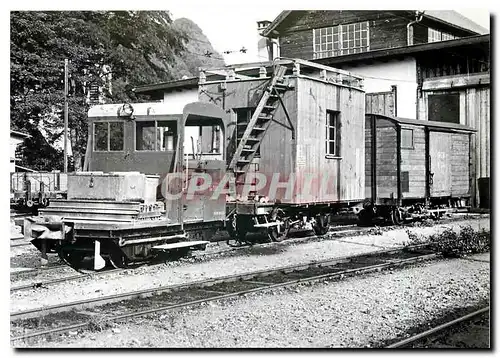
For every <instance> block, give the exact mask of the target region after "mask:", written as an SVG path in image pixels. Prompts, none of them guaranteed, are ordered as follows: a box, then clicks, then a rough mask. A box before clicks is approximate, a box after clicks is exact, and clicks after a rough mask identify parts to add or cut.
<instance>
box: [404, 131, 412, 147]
mask: <svg viewBox="0 0 500 358" xmlns="http://www.w3.org/2000/svg"><path fill="white" fill-rule="evenodd" d="M401 148H404V149H413V129H401Z"/></svg>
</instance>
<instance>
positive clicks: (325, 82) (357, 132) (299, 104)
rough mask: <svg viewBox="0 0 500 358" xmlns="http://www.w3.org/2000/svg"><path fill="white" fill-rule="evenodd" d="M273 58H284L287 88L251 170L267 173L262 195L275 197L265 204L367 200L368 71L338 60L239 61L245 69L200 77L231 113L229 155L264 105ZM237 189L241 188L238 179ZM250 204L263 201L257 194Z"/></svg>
mask: <svg viewBox="0 0 500 358" xmlns="http://www.w3.org/2000/svg"><path fill="white" fill-rule="evenodd" d="M272 65H274V66H276V65H281V66H286V68H287V69H286V72H285V75H284V79H283V82H282V85H283V86H286V87H287V90H285V91H284V92H282V94H281V95H280V97H281V98H280V101H279V104H278V105H277V108H276V110H275V112H274V114H273V119H272V123H271V124H270V125H269V127H268V129H267V131H266V132H265V135H264V136H263V137H262V139H261V140H260V154H259V155H256V156H255V157H254V158H253V159H252V161H251V165H250V168H249V170H248V173H246V178H245V179H246V180H247V183H248V182H252V175H253V173H259V174H262V175H263V176H264V177H265V178H266V179H267V180H266V186H265V187H264V188H261V189H260V190H257V191H256V192H257V196H258V197H261V198H269V203H268V204H266V205H278V204H279V205H282V206H283V205H288V206H291V205H292V206H293V205H295V206H307V205H319V204H339V203H356V202H359V201H362V200H363V199H364V198H365V193H364V179H365V175H364V150H365V149H364V145H363V137H364V125H365V124H364V112H365V94H364V91H363V88H362V79H361V77H357V76H355V75H353V74H351V73H348V72H346V71H341V70H336V69H334V68H332V67H327V66H322V65H318V64H314V63H311V62H307V61H301V60H293V61H292V60H290V61H287V60H281V61H275V62H274V63H273V64H271V63H263V64H253V65H252V64H249V65H246V66H242V67H240V68H238V67H236V71H241V73H243V74H244V75H241V76H239V75H238V72H236V75H234V73H233V76H231V74H229V75H228V76H227V77H226V78H225V79H221V80H215V81H210V82H205V81H200V87H199V100H200V101H202V102H211V103H215V104H217V105H218V106H220V107H222V108H223V109H224V110H225V111H226V112H227V113H228V114H229V115H230V122H229V123H227V125H226V128H227V133H226V138H225V139H226V141H227V143H226V145H227V153H228V156H227V157H228V163H229V162H230V161H231V158H232V155H234V152H235V148H236V147H237V145H238V141H239V138H240V137H241V136H242V133H243V130H244V129H245V122H244V117H245V113H246V112H248V111H250V113H253V112H252V111H253V110H255V108H256V107H258V104H259V100H260V99H261V97H262V94H263V92H264V91H265V90H266V85H268V84H269V82H270V81H271V78H272V76H273V67H272ZM228 67H229V66H228ZM222 70H226V71H227V70H228V69H227V68H224V69H222ZM233 70H234V68H233ZM252 70H254V72H253V73H252ZM220 71H221V70H219V72H218V73H220ZM252 74H253V75H252ZM257 74H258V75H257ZM329 116H335V117H336V119H335V121H338V122H336V128H335V130H332V133H331V134H330V137H329V139H330V140H331V142H332V143H333V142H334V143H335V144H334V145H335V148H334V150H329V148H328V142H327V137H328V136H329V132H328V127H327V126H328V121H329ZM249 117H250V115H249ZM240 126H242V127H243V130H241V129H240ZM273 176H275V177H278V176H279V182H280V183H281V184H280V185H281V187H279V188H278V189H277V190H276V191H274V190H273V188H272V187H271V182H272V178H273ZM284 183H287V184H288V185H290V187H285V184H284ZM322 185H323V187H322ZM236 190H237V191H238V193H239V194H240V191H239V188H238V185H237V188H236ZM287 190H288V192H287ZM245 201H246V198H245V197H243V198H241V200H238V202H239V204H238V205H239V206H240V207H243V206H244V205H245ZM251 205H252V206H254V207H255V206H259V205H260V206H263V205H264V204H262V203H258V202H257V203H256V202H253V201H252V202H251Z"/></svg>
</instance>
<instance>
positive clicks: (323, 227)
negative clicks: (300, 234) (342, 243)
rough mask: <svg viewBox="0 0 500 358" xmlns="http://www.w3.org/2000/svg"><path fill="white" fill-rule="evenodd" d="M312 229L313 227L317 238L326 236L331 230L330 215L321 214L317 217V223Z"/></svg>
mask: <svg viewBox="0 0 500 358" xmlns="http://www.w3.org/2000/svg"><path fill="white" fill-rule="evenodd" d="M312 227H313V230H314V233H315V234H316V235H317V236H322V235H325V234H326V233H327V232H328V229H329V225H328V215H325V214H320V215H318V216H316V218H315V223H314V225H313V226H312Z"/></svg>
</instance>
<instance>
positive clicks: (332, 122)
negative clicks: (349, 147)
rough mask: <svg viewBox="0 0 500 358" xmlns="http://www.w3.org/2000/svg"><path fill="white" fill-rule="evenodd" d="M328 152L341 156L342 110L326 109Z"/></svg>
mask: <svg viewBox="0 0 500 358" xmlns="http://www.w3.org/2000/svg"><path fill="white" fill-rule="evenodd" d="M326 154H328V155H333V156H335V157H340V112H334V111H326Z"/></svg>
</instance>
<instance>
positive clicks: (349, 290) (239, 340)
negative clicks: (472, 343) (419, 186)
mask: <svg viewBox="0 0 500 358" xmlns="http://www.w3.org/2000/svg"><path fill="white" fill-rule="evenodd" d="M474 258H476V259H479V260H478V261H473V260H469V259H448V260H441V261H434V262H427V263H423V264H419V265H416V266H414V267H407V268H404V269H401V270H395V271H386V272H381V273H372V274H369V275H366V276H360V277H353V278H348V279H345V280H344V281H337V282H328V281H327V282H320V283H315V284H312V285H309V286H308V285H305V286H299V287H297V286H296V287H291V288H285V289H277V290H273V291H272V292H263V293H258V294H251V295H247V296H245V297H241V298H235V299H231V300H223V301H219V302H212V303H209V304H205V305H198V306H195V307H192V308H184V309H180V310H176V311H172V312H164V313H157V314H153V315H150V316H145V317H139V318H135V319H132V320H129V321H127V322H124V323H121V324H119V323H114V324H113V327H109V328H106V329H104V330H103V331H101V332H88V331H85V332H83V333H82V332H78V333H77V332H72V333H71V334H70V335H64V336H63V337H59V338H55V341H53V342H47V341H40V342H38V343H37V344H35V345H32V347H83V348H95V347H163V348H166V347H185V348H193V347H207V348H208V347H215V348H222V347H232V348H243V347H263V348H271V347H287V348H292V347H351V348H358V347H373V346H374V345H377V343H379V342H382V341H386V340H389V339H394V338H396V337H402V336H404V334H405V333H406V332H407V331H408V330H410V329H411V328H412V327H415V326H419V325H421V324H425V323H426V322H429V321H431V320H433V319H435V318H436V317H440V316H441V315H443V314H445V313H447V312H450V311H452V310H455V309H458V308H461V307H468V306H474V305H480V304H484V303H485V302H487V301H488V300H489V294H490V276H489V270H490V265H489V262H488V260H489V254H480V255H474ZM14 344H15V346H19V347H22V346H26V345H25V343H23V342H15V343H14Z"/></svg>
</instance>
